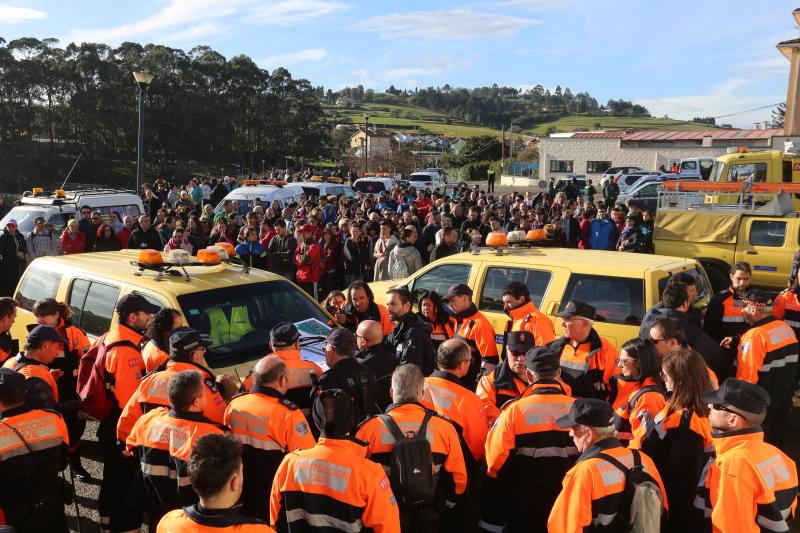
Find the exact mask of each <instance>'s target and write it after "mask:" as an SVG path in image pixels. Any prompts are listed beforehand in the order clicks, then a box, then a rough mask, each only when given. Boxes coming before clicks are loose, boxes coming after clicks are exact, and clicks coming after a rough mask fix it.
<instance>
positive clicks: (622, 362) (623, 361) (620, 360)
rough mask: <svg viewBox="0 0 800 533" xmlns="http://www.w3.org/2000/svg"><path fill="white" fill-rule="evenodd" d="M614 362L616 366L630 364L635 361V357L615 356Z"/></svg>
mask: <svg viewBox="0 0 800 533" xmlns="http://www.w3.org/2000/svg"><path fill="white" fill-rule="evenodd" d="M614 362H615V363H616V364H617V366H620V365H630V364H632V363H635V362H636V359H627V358H626V359H623V358H622V357H617V359H616V361H614Z"/></svg>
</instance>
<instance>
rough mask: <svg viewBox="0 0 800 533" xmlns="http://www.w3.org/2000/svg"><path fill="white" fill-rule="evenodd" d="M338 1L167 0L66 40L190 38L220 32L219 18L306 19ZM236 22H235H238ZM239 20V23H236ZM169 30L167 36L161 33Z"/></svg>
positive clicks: (338, 6) (332, 7) (281, 21)
mask: <svg viewBox="0 0 800 533" xmlns="http://www.w3.org/2000/svg"><path fill="white" fill-rule="evenodd" d="M346 7H347V6H346V5H344V4H341V3H339V2H329V1H323V0H268V1H264V0H225V2H219V1H218V0H169V2H167V4H166V6H165V7H164V8H163V9H161V10H160V11H158V12H157V13H155V14H153V15H150V16H148V17H145V18H142V19H140V20H138V21H135V22H132V23H130V24H122V25H119V26H114V27H111V28H99V29H83V28H78V29H73V30H71V31H70V32H69V34H68V36H67V37H66V39H65V40H66V41H68V42H86V41H93V42H104V43H117V42H122V41H125V40H137V39H142V38H146V39H153V40H156V41H165V40H173V41H176V40H190V39H193V38H197V37H201V36H208V35H212V34H214V33H221V32H222V31H223V30H224V29H225V28H224V27H223V24H222V20H223V19H227V18H230V17H233V16H239V17H241V20H242V21H243V22H253V23H256V24H260V25H269V24H289V23H292V22H300V21H306V20H309V19H311V18H316V17H320V16H324V15H328V14H330V13H333V12H335V11H340V10H342V9H345V8H346ZM237 22H238V21H237ZM239 23H240V22H239ZM165 32H169V33H168V34H167V35H166V37H165V36H162V34H164V33H165Z"/></svg>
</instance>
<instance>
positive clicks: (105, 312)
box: [69, 279, 119, 337]
mask: <svg viewBox="0 0 800 533" xmlns="http://www.w3.org/2000/svg"><path fill="white" fill-rule="evenodd" d="M118 297H119V287H115V286H113V285H106V284H105V283H98V282H96V281H88V280H84V279H76V280H75V281H74V282H73V283H72V288H71V289H70V293H69V305H70V307H72V311H73V313H74V314H73V316H72V321H73V323H74V324H75V325H76V326H79V327H81V328H83V330H84V331H86V333H88V334H89V335H94V336H96V337H99V336H100V335H102V334H103V333H105V332H106V331H108V328H109V327H110V326H111V317H112V315H113V314H114V308H115V307H116V305H117V298H118Z"/></svg>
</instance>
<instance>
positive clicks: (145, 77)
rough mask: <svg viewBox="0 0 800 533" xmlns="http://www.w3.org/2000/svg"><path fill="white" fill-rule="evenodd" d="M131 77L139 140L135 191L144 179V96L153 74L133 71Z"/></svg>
mask: <svg viewBox="0 0 800 533" xmlns="http://www.w3.org/2000/svg"><path fill="white" fill-rule="evenodd" d="M133 79H134V80H136V85H138V86H139V142H138V145H137V149H136V193H137V194H139V192H140V191H139V187H140V185H141V182H142V181H143V180H144V96H145V94H147V87H148V86H149V85H150V82H151V81H153V75H152V74H148V73H146V72H134V73H133Z"/></svg>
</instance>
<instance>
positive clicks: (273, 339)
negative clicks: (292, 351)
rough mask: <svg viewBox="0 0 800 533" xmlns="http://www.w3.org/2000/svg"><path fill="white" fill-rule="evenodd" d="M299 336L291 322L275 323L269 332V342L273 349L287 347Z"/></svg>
mask: <svg viewBox="0 0 800 533" xmlns="http://www.w3.org/2000/svg"><path fill="white" fill-rule="evenodd" d="M299 338H300V332H299V331H297V327H296V326H295V325H294V324H292V323H291V322H281V323H279V324H275V326H273V328H272V331H270V332H269V343H270V344H271V345H272V349H273V350H277V349H278V348H287V347H289V346H291V345H293V344H294V343H295V342H297V339H299Z"/></svg>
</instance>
